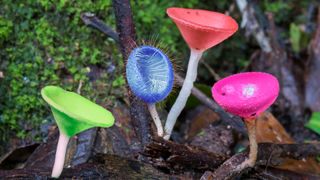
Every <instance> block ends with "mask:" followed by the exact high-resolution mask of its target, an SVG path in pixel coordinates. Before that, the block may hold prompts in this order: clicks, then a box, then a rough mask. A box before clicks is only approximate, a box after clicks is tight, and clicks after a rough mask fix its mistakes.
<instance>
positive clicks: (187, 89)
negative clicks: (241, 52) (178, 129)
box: [164, 49, 203, 140]
mask: <svg viewBox="0 0 320 180" xmlns="http://www.w3.org/2000/svg"><path fill="white" fill-rule="evenodd" d="M190 50H191V52H190V59H189V63H188V69H187V75H186V78H185V80H184V82H183V85H182V88H181V91H180V93H179V96H178V97H177V99H176V102H175V103H174V104H173V106H172V108H171V110H170V112H169V114H168V118H167V121H166V124H165V136H164V139H166V140H168V139H170V136H171V133H172V130H173V127H174V125H175V124H176V121H177V118H178V116H179V115H180V113H181V111H182V110H183V108H184V107H185V105H186V103H187V100H188V97H189V96H190V94H191V89H192V88H193V82H194V81H195V80H196V78H197V69H198V64H199V60H200V58H201V56H202V53H203V51H198V50H195V49H190Z"/></svg>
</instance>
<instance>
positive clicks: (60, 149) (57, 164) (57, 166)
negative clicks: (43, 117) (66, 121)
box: [51, 132, 70, 178]
mask: <svg viewBox="0 0 320 180" xmlns="http://www.w3.org/2000/svg"><path fill="white" fill-rule="evenodd" d="M69 139H70V137H68V136H67V135H65V134H64V133H61V132H60V135H59V140H58V146H57V150H56V156H55V160H54V165H53V169H52V174H51V177H53V178H58V177H59V176H60V174H61V172H62V170H63V166H64V159H65V156H66V151H67V146H68V142H69Z"/></svg>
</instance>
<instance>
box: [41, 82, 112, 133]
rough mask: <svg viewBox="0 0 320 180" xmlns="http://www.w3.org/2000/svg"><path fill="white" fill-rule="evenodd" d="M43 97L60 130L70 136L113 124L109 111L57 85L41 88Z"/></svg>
mask: <svg viewBox="0 0 320 180" xmlns="http://www.w3.org/2000/svg"><path fill="white" fill-rule="evenodd" d="M41 95H42V97H43V99H44V100H45V101H46V102H47V103H48V104H49V105H50V107H51V110H52V114H53V116H54V119H55V120H56V122H57V124H58V127H59V130H60V132H62V133H64V134H65V135H67V136H69V137H72V136H74V135H76V134H78V133H80V132H82V131H84V130H86V129H89V128H92V127H110V126H112V125H113V124H114V117H113V115H112V113H111V112H109V111H107V110H106V109H104V108H103V107H102V106H99V105H97V104H96V103H94V102H92V101H90V100H88V99H86V98H84V97H83V96H81V95H79V94H77V93H74V92H69V91H66V90H64V89H62V88H60V87H57V86H46V87H44V88H43V89H42V90H41Z"/></svg>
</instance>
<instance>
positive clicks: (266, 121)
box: [257, 112, 320, 174]
mask: <svg viewBox="0 0 320 180" xmlns="http://www.w3.org/2000/svg"><path fill="white" fill-rule="evenodd" d="M257 141H258V142H259V143H262V142H269V143H276V144H292V143H295V142H294V140H293V139H292V138H291V136H290V135H289V134H288V133H287V132H286V130H285V129H284V127H283V126H282V125H281V124H280V123H279V121H278V120H277V119H276V118H275V117H274V116H273V115H272V114H271V113H267V112H266V113H263V114H262V115H261V116H260V117H259V118H258V120H257ZM276 168H278V169H284V170H289V171H293V172H298V173H302V174H320V165H319V163H317V162H316V160H315V159H312V158H308V159H302V160H294V159H289V158H288V159H285V160H284V162H283V163H282V164H281V165H279V166H277V167H276Z"/></svg>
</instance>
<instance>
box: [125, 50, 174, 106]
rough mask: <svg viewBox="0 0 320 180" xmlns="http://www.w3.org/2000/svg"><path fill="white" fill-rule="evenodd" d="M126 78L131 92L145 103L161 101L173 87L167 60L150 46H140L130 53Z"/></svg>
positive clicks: (171, 72)
mask: <svg viewBox="0 0 320 180" xmlns="http://www.w3.org/2000/svg"><path fill="white" fill-rule="evenodd" d="M126 76H127V81H128V84H129V86H130V88H131V90H132V92H133V93H134V94H135V95H136V96H138V97H139V98H141V99H142V100H143V101H145V102H147V103H156V102H159V101H161V100H163V99H164V98H166V97H167V96H168V95H169V93H170V91H171V90H172V87H173V79H174V77H173V68H172V64H171V62H170V60H169V58H168V57H167V56H166V55H165V54H164V53H163V52H162V51H161V50H159V49H157V48H155V47H152V46H140V47H137V48H135V49H134V50H133V51H132V52H131V53H130V55H129V58H128V62H127V66H126Z"/></svg>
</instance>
